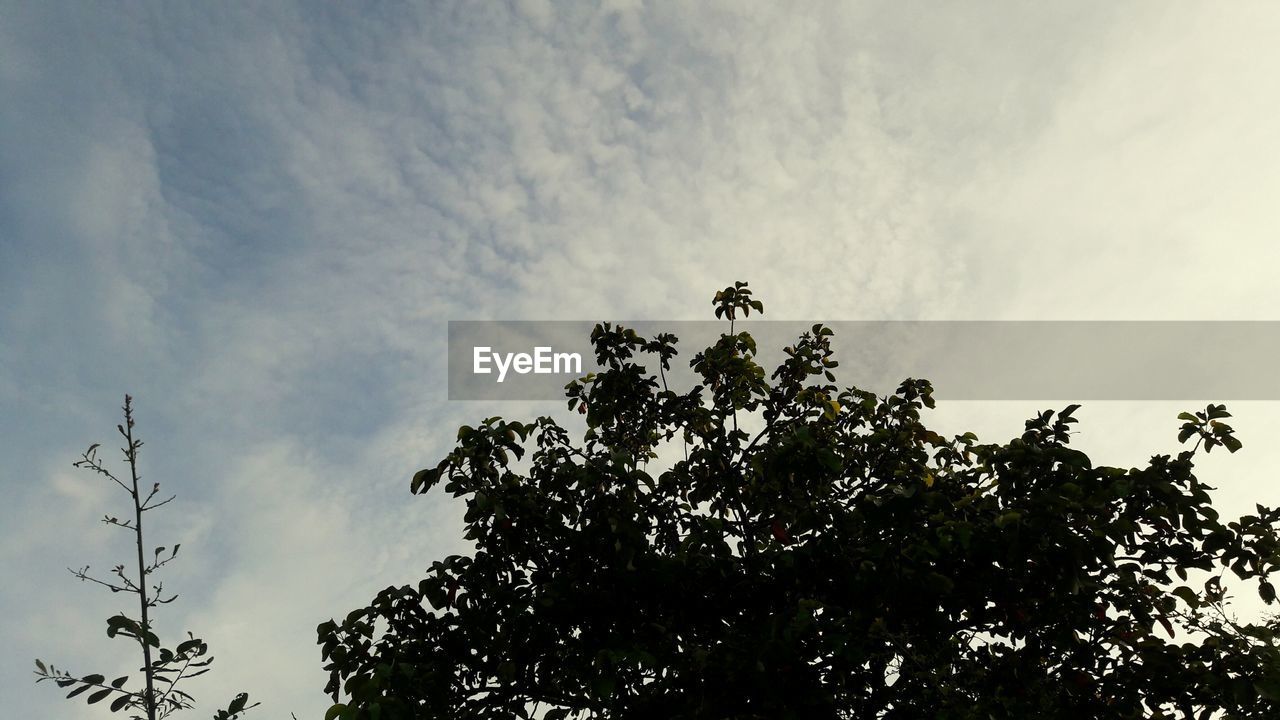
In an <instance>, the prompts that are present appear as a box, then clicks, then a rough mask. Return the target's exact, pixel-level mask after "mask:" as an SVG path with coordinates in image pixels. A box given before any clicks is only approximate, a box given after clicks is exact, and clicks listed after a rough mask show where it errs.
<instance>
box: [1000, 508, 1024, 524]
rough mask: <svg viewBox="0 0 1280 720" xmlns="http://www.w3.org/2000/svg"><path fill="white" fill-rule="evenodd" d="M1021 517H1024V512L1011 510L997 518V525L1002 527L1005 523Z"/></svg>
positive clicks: (1015, 520)
mask: <svg viewBox="0 0 1280 720" xmlns="http://www.w3.org/2000/svg"><path fill="white" fill-rule="evenodd" d="M1021 519H1022V513H1020V512H1018V511H1017V510H1009V511H1008V512H1005V513H1003V514H1001V515H1000V516H999V517H997V518H996V520H995V526H996V527H998V528H1002V527H1004V526H1005V525H1008V524H1009V523H1016V522H1018V521H1019V520H1021Z"/></svg>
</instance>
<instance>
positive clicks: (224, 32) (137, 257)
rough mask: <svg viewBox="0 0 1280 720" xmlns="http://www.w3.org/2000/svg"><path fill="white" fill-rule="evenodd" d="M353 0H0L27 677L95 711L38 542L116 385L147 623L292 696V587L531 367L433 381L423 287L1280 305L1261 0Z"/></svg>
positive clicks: (530, 294) (296, 653) (70, 510)
mask: <svg viewBox="0 0 1280 720" xmlns="http://www.w3.org/2000/svg"><path fill="white" fill-rule="evenodd" d="M360 5H361V6H362V7H360V8H359V9H357V4H355V3H348V4H334V3H327V4H320V3H314V4H293V3H271V4H265V3H263V4H256V5H251V4H248V3H240V4H227V3H206V4H199V5H196V4H190V3H182V4H175V3H141V2H131V3H123V4H121V3H112V4H91V3H60V2H41V3H18V2H10V1H8V0H0V98H3V101H0V409H2V410H3V414H2V415H0V429H2V430H3V432H0V457H2V459H3V462H0V492H2V493H3V498H4V501H3V502H2V503H0V543H2V544H0V569H2V570H3V572H4V578H5V582H4V583H3V584H0V617H3V618H4V620H3V621H0V647H3V648H4V652H3V653H2V654H0V696H2V697H4V698H5V699H6V710H7V712H8V713H9V714H11V715H13V716H15V717H51V716H54V715H57V716H60V717H67V718H73V719H74V718H82V717H83V718H88V717H99V716H100V714H101V713H99V712H92V713H91V712H90V710H94V711H97V710H99V708H86V707H84V706H83V705H74V706H73V704H72V703H70V702H68V701H64V700H62V699H61V698H60V696H59V694H58V693H57V692H56V691H55V690H54V689H53V688H51V687H46V686H45V685H41V686H32V684H31V681H32V679H33V676H31V675H30V674H29V673H30V670H31V660H32V659H33V658H35V657H40V658H43V659H46V660H52V661H54V662H56V663H57V664H58V665H59V666H65V667H67V668H70V669H72V670H75V671H80V672H93V671H102V672H108V671H109V670H111V669H113V668H116V667H127V666H128V665H129V663H124V664H120V663H119V661H118V659H116V658H117V656H118V655H119V652H120V651H121V650H122V649H124V647H125V646H124V645H122V644H120V642H119V641H109V640H107V638H106V636H105V633H104V632H103V631H104V625H103V621H104V619H105V618H106V617H107V616H108V615H110V614H113V613H114V612H116V611H118V610H127V609H128V606H127V605H126V604H125V603H124V602H123V601H122V600H120V599H119V598H120V596H112V595H111V594H109V593H105V592H99V589H95V588H94V587H91V586H89V585H87V584H82V583H79V582H77V581H75V579H74V578H72V577H71V576H70V575H69V574H68V573H67V572H66V570H65V568H66V567H68V566H79V565H84V564H86V563H87V564H91V565H93V566H94V567H95V568H102V569H106V568H109V567H110V565H111V564H113V562H114V561H115V560H116V559H117V558H119V559H121V560H123V559H124V558H126V557H127V553H128V551H129V546H128V538H127V537H125V536H124V535H123V534H122V533H120V532H119V530H115V529H113V528H109V527H106V526H103V525H102V524H101V523H97V522H96V520H97V519H99V518H101V517H102V515H103V514H104V513H106V512H123V508H124V504H123V503H125V502H127V497H126V496H124V495H123V494H121V493H119V492H118V491H117V492H115V493H113V492H112V488H111V486H110V485H109V484H105V483H103V482H101V481H100V479H95V478H94V477H92V476H90V475H88V474H86V473H84V472H81V471H76V470H74V469H73V468H71V462H72V461H73V460H74V459H76V457H77V456H78V454H79V452H80V451H81V450H83V449H84V447H85V446H87V445H88V444H89V443H91V442H103V443H104V444H106V445H107V447H115V446H116V443H115V438H114V437H113V432H114V430H113V428H114V426H115V424H116V422H118V417H117V414H118V407H119V404H120V402H121V399H122V396H123V394H124V393H125V392H130V393H132V394H133V395H134V396H135V398H136V402H137V413H138V421H139V427H138V430H139V433H140V435H141V436H142V438H143V439H144V440H145V441H146V443H147V445H146V447H145V448H144V449H143V467H142V470H143V473H144V477H145V479H146V481H160V482H162V483H164V485H165V488H166V489H168V490H170V491H172V492H175V493H177V494H178V496H179V497H178V499H177V500H176V501H175V502H174V503H173V504H172V505H170V506H168V507H166V508H165V509H163V510H159V511H157V512H156V513H154V514H152V515H151V516H150V517H151V518H153V519H152V520H150V522H151V527H152V528H154V530H153V531H150V532H149V535H150V538H149V539H150V541H152V542H154V543H155V544H166V545H172V544H173V543H174V542H181V543H183V550H182V552H181V553H180V555H179V558H178V560H177V561H175V563H174V564H173V565H171V566H170V567H169V568H166V572H167V575H165V578H166V579H167V585H166V586H167V587H172V588H174V589H176V590H178V591H179V592H180V593H181V594H182V598H181V599H180V600H179V601H178V602H177V603H175V604H173V605H171V606H168V607H166V608H164V612H163V613H162V614H161V616H160V620H159V627H160V630H161V631H162V632H164V633H165V634H166V635H167V636H168V637H175V636H177V634H179V633H181V632H183V631H185V630H188V629H190V630H192V631H194V632H196V633H197V634H198V635H200V636H203V637H204V638H205V639H206V640H208V641H209V642H210V644H211V646H212V648H213V651H214V654H215V655H216V656H217V657H218V662H217V663H216V664H215V671H214V672H213V673H211V674H210V675H208V676H206V677H205V678H201V679H200V680H199V681H198V684H193V686H192V688H191V689H192V691H193V693H194V694H195V695H196V696H197V698H198V699H200V700H203V701H204V702H203V703H202V704H201V705H200V708H201V711H202V712H201V713H200V714H202V715H207V714H209V713H211V712H212V711H213V709H214V706H215V703H217V702H218V701H222V702H225V700H226V699H228V698H229V697H230V696H231V695H232V694H234V692H235V691H238V690H242V689H243V690H247V691H249V692H250V693H251V695H252V696H253V697H254V698H255V699H260V700H262V701H263V703H264V707H263V708H261V709H259V710H258V711H256V714H255V716H257V717H263V718H266V717H275V718H278V717H287V716H288V713H289V712H290V711H292V712H296V713H297V714H298V716H299V717H300V718H303V717H317V716H318V714H319V713H320V712H321V711H322V709H323V708H324V707H326V706H327V703H326V700H325V698H324V696H323V694H322V692H321V690H322V688H323V685H324V682H325V677H324V674H323V672H322V671H321V669H320V667H321V662H320V658H319V652H318V649H317V648H316V646H315V626H316V624H317V623H319V622H321V621H323V620H326V619H328V618H330V617H334V616H341V615H344V614H345V613H346V612H347V611H349V610H351V609H353V608H355V607H358V606H360V605H362V604H364V603H365V602H367V601H368V600H369V599H370V598H371V597H372V596H373V595H374V594H375V593H376V592H377V591H378V590H379V589H381V588H382V587H385V586H386V585H388V584H392V583H397V584H399V583H405V582H412V581H415V580H416V579H417V578H418V577H420V575H421V572H422V570H423V569H424V568H425V567H426V566H427V565H428V564H429V563H430V561H431V560H433V559H435V558H437V557H440V556H443V555H444V554H447V553H449V552H453V551H456V550H457V549H458V548H460V544H459V540H458V527H459V516H460V513H459V512H458V508H457V507H456V506H453V505H450V504H447V503H445V502H444V501H443V500H442V499H441V498H440V497H439V496H438V495H432V496H428V497H425V498H410V496H409V495H408V492H407V487H408V480H409V477H410V476H411V475H412V473H413V472H414V471H416V470H417V469H419V468H421V467H424V466H427V465H432V464H434V463H435V462H436V461H437V460H438V459H439V457H441V455H442V454H443V453H444V452H446V451H447V449H448V447H449V440H450V439H451V438H452V437H453V434H454V433H453V430H454V428H456V426H457V425H458V424H460V423H462V422H466V421H474V420H476V419H479V418H482V417H485V416H487V415H491V414H503V415H506V416H510V417H532V416H533V415H535V414H542V413H548V412H555V411H556V410H557V409H558V408H559V407H561V406H560V405H558V404H556V403H551V404H545V405H532V404H520V403H487V404H486V403H449V402H447V401H446V393H445V383H444V380H445V370H444V364H443V361H444V351H445V337H446V335H445V331H446V322H447V321H448V320H450V319H592V320H598V319H601V320H602V319H611V318H612V319H626V318H635V319H651V320H661V319H671V320H676V319H710V314H709V310H710V305H709V304H708V301H709V299H710V296H711V294H712V293H713V292H714V291H715V290H716V289H718V288H721V287H724V286H725V285H728V284H730V283H732V282H733V281H734V280H748V281H750V282H751V284H752V287H753V288H754V289H755V290H756V292H757V296H758V297H760V298H761V299H763V300H764V301H765V303H766V305H767V307H768V310H769V315H768V316H769V317H773V318H787V319H813V320H855V319H874V320H879V319H984V320H986V319H989V320H998V319H1026V320H1039V319H1087V320H1108V319H1140V320H1169V319H1179V320H1228V319H1251V320H1280V310H1278V308H1280V288H1277V285H1276V283H1275V282H1274V268H1276V267H1278V266H1280V244H1278V243H1277V242H1276V233H1277V228H1278V227H1280V202H1277V199H1278V198H1277V193H1278V192H1280V134H1278V133H1277V131H1276V127H1275V118H1276V117H1278V116H1280V84H1277V83H1276V82H1275V81H1274V80H1275V77H1276V76H1277V74H1278V73H1280V46H1278V45H1277V44H1276V43H1275V42H1274V39H1275V38H1276V37H1277V36H1280V8H1278V7H1277V6H1276V5H1274V4H1263V3H1256V4H1250V3H1243V2H1242V3H1234V4H1232V5H1230V7H1229V9H1224V8H1223V7H1222V6H1221V5H1214V4H1209V3H1202V4H1195V3H1177V4H1168V3H1157V2H1140V3H1129V4H1116V3H1109V2H1096V3H1061V4H1059V5H1058V6H1057V8H1056V9H1046V8H1044V7H1041V6H1037V7H1036V8H1035V9H1033V8H1032V6H1030V5H1027V4H1025V3H1007V4H1001V3H995V4H992V3H982V4H981V5H980V6H979V4H976V3H975V4H969V5H964V4H959V3H949V4H946V5H942V4H932V3H918V4H917V3H902V2H885V3H877V2H859V3H848V2H838V3H820V2H814V3H803V4H802V5H803V8H798V7H795V4H793V3H786V4H782V3H774V4H759V3H746V2H715V3H710V2H697V3H692V2H691V3H652V2H640V1H639V0H602V1H597V2H589V3H586V2H584V3H559V4H553V3H550V2H547V1H546V0H527V1H524V0H522V1H518V2H489V3H460V2H459V3H454V2H433V3H421V4H419V6H418V7H417V8H406V7H403V6H401V5H400V4H393V3H371V4H360ZM889 389H891V388H881V389H880V390H889ZM1204 400H1205V401H1209V400H1215V398H1205V399H1204ZM1042 404H1043V403H1034V402H1022V403H1012V402H1005V403H980V402H966V403H952V404H945V405H944V406H942V407H940V409H939V411H938V412H937V413H936V423H937V424H938V425H939V426H940V427H941V428H943V429H947V430H952V431H956V432H959V431H962V430H966V429H976V430H978V431H979V432H980V434H982V436H983V438H984V439H986V440H1003V439H1007V438H1008V437H1010V436H1012V435H1014V434H1016V433H1019V432H1020V431H1021V420H1022V419H1023V418H1025V417H1027V416H1028V415H1029V414H1031V413H1032V412H1034V411H1035V410H1038V409H1041V408H1040V405H1042ZM1195 405H1196V403H1182V404H1179V403H1172V404H1170V403H1147V404H1135V403H1114V402H1113V403H1107V402H1101V403H1092V404H1090V405H1086V407H1085V409H1084V410H1082V411H1081V412H1080V413H1079V415H1080V416H1081V417H1082V419H1083V426H1082V428H1081V429H1082V432H1081V435H1080V437H1079V439H1078V442H1079V443H1080V445H1081V447H1083V448H1084V449H1086V450H1088V451H1090V452H1092V453H1096V454H1097V455H1098V456H1099V457H1100V458H1101V460H1102V461H1105V462H1110V463H1114V464H1132V463H1142V462H1143V461H1144V460H1145V459H1146V458H1147V457H1149V456H1150V455H1151V454H1153V453H1156V452H1163V453H1168V452H1174V451H1176V448H1177V445H1176V441H1175V439H1174V435H1175V434H1176V430H1177V422H1176V421H1175V420H1174V416H1175V415H1176V414H1177V412H1178V411H1180V410H1183V409H1189V408H1192V407H1194V406H1195ZM1200 405H1203V403H1200ZM1231 409H1232V410H1233V411H1234V412H1235V413H1236V416H1237V418H1238V422H1237V423H1236V427H1237V430H1238V434H1239V436H1240V437H1241V438H1242V439H1243V440H1244V442H1245V449H1244V451H1242V452H1241V453H1239V454H1237V455H1235V456H1231V457H1223V458H1219V457H1218V456H1217V455H1214V456H1213V457H1211V458H1209V462H1208V463H1207V464H1205V465H1204V466H1202V471H1203V475H1202V477H1204V478H1205V479H1206V480H1207V481H1208V482H1210V483H1211V484H1215V485H1217V486H1219V487H1220V488H1221V492H1220V495H1221V498H1222V501H1223V504H1224V505H1225V506H1226V507H1227V508H1228V509H1229V510H1234V511H1237V512H1239V511H1243V510H1247V509H1250V508H1251V507H1252V502H1253V501H1254V500H1259V501H1263V502H1270V503H1273V504H1275V503H1278V502H1280V490H1277V488H1276V486H1275V484H1274V481H1273V479H1272V473H1270V472H1267V468H1268V467H1273V466H1274V464H1275V463H1276V462H1277V461H1280V450H1276V449H1273V448H1272V447H1269V446H1270V445H1271V443H1270V442H1269V441H1268V434H1269V433H1271V432H1274V430H1275V428H1277V427H1278V426H1280V409H1278V408H1277V407H1276V405H1275V404H1273V403H1264V402H1245V403H1236V404H1233V405H1232V406H1231ZM116 455H117V454H116V453H114V452H112V453H111V454H110V456H109V457H111V459H113V460H114V459H115V457H116ZM117 467H119V466H117ZM113 530H114V532H113ZM1246 604H1247V603H1246Z"/></svg>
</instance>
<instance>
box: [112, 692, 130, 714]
mask: <svg viewBox="0 0 1280 720" xmlns="http://www.w3.org/2000/svg"><path fill="white" fill-rule="evenodd" d="M131 697H132V696H131V695H121V696H120V697H118V698H116V699H115V700H112V701H111V712H119V711H121V710H123V709H124V706H126V705H128V704H129V700H130V698H131Z"/></svg>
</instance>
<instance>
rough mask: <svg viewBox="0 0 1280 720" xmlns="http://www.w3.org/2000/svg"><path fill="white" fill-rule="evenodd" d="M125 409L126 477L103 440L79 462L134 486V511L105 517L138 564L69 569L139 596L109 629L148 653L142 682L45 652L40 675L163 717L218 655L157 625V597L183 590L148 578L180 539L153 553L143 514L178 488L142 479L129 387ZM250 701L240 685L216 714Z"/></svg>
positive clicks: (143, 714)
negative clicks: (167, 490)
mask: <svg viewBox="0 0 1280 720" xmlns="http://www.w3.org/2000/svg"><path fill="white" fill-rule="evenodd" d="M123 410H124V423H123V424H121V425H117V426H116V429H117V430H118V431H119V432H120V436H121V437H122V438H123V439H124V443H125V446H124V447H123V448H121V452H123V453H124V459H125V462H126V463H128V465H129V476H128V478H127V479H126V480H121V479H120V478H118V477H116V475H115V474H114V473H112V472H111V471H110V470H108V469H107V467H106V466H105V465H104V464H103V462H102V461H101V460H100V459H99V458H98V448H99V447H101V445H100V444H99V443H94V444H92V445H90V446H89V449H88V450H86V451H85V452H84V453H83V454H82V455H81V457H80V460H78V461H76V462H75V463H74V465H75V467H78V468H85V469H88V470H91V471H93V472H94V473H96V474H98V475H100V476H102V477H103V478H105V479H107V480H110V481H112V482H114V483H115V484H116V485H117V486H119V487H120V489H122V490H124V491H125V492H126V493H128V494H129V498H130V499H131V500H132V501H133V502H132V516H131V517H126V518H125V519H124V520H121V519H120V518H118V517H114V516H111V515H104V516H103V518H102V522H104V523H106V524H108V525H111V526H114V527H118V528H122V529H124V530H127V531H128V532H129V533H130V534H131V535H132V536H133V540H134V545H135V547H136V549H137V555H136V559H134V560H133V566H132V568H129V567H127V566H126V564H125V563H121V564H119V565H116V566H115V567H113V568H112V569H111V574H112V575H113V576H114V577H111V576H108V577H107V578H106V579H104V578H101V577H94V576H92V575H90V574H89V566H88V565H85V566H84V567H83V568H80V569H78V570H71V574H73V575H75V576H76V577H77V578H79V579H80V580H81V581H87V582H91V583H95V584H97V585H101V586H103V587H105V588H107V589H108V590H110V591H111V592H113V593H127V594H132V595H134V596H136V597H137V599H138V617H136V618H132V617H129V616H128V615H125V614H124V613H123V612H122V613H119V614H117V615H113V616H112V617H110V618H108V619H107V637H109V638H115V637H124V638H129V639H131V640H132V641H133V642H135V643H137V645H138V649H139V651H140V653H141V655H142V667H141V668H140V669H139V671H138V672H140V673H142V685H141V686H140V687H138V688H137V689H126V688H125V685H126V683H128V681H129V677H128V676H127V675H125V676H121V677H118V678H116V679H114V680H111V681H110V682H109V683H108V681H107V679H106V676H105V675H101V674H98V673H93V674H89V675H73V674H71V673H69V672H67V671H65V670H59V669H58V668H57V667H54V666H53V665H49V664H46V663H45V662H44V661H42V660H36V675H37V679H36V682H37V683H40V682H43V681H45V680H50V681H52V682H53V683H55V684H56V685H57V686H58V687H60V688H68V687H70V688H72V690H71V692H69V693H67V697H68V698H74V697H76V696H78V695H83V694H85V693H88V695H87V696H86V700H87V701H88V703H89V704H90V705H93V704H95V703H98V702H101V701H103V700H106V699H107V698H111V699H112V700H111V705H110V708H111V712H119V711H121V710H126V709H127V710H131V711H133V712H134V714H133V715H132V716H131V717H132V718H134V719H135V720H143V719H145V720H158V719H159V718H164V717H167V716H168V715H169V714H171V713H173V712H175V711H177V710H183V709H188V708H191V707H192V706H193V702H194V698H192V697H191V695H189V694H187V693H186V692H183V691H182V690H180V689H178V684H179V683H180V682H181V681H183V680H185V679H187V678H193V677H196V676H197V675H203V674H204V673H206V672H208V671H209V665H210V664H211V663H212V662H213V657H212V656H210V655H209V654H208V652H209V646H208V645H207V644H206V643H205V642H204V641H203V640H201V639H200V638H197V637H195V636H194V635H192V634H191V633H187V639H186V640H183V641H182V642H180V643H178V645H177V646H176V647H174V648H172V649H170V648H166V647H162V646H161V644H160V638H159V637H158V636H157V635H156V633H155V630H154V624H153V622H152V614H153V613H152V611H153V610H154V609H155V608H156V607H157V606H159V605H165V604H168V603H171V602H173V601H174V600H176V599H177V597H178V596H177V595H172V594H171V595H169V596H168V597H166V596H165V594H164V583H162V582H157V583H155V584H154V585H150V583H151V582H152V581H153V580H152V577H151V575H152V574H153V573H154V572H155V571H157V570H159V569H160V568H162V567H164V566H165V565H167V564H169V563H170V562H172V561H173V559H174V558H175V557H177V555H178V549H179V548H180V547H181V544H177V545H174V546H173V547H172V548H171V549H170V548H167V547H165V546H163V545H162V546H159V547H156V548H154V549H153V550H152V552H151V556H150V557H148V556H147V550H146V543H145V541H144V536H143V532H142V527H143V525H142V520H143V515H144V514H145V513H148V512H150V511H152V510H155V509H157V508H159V507H161V506H164V505H167V504H168V503H170V502H172V501H173V500H174V499H175V497H176V496H169V497H168V498H166V499H163V500H160V499H158V496H159V497H162V496H160V483H158V482H157V483H153V484H152V485H151V488H150V489H147V488H146V485H145V484H141V485H140V484H139V482H140V480H141V477H140V476H139V474H138V450H139V448H141V447H142V441H141V440H139V439H137V438H135V437H134V435H133V398H131V397H130V396H128V395H125V396H124V408H123ZM68 569H70V568H68ZM149 585H150V587H148V586H149ZM248 701H249V696H248V695H247V694H245V693H240V694H239V695H237V696H236V697H235V698H233V699H232V700H231V703H230V704H229V705H228V706H227V707H226V709H223V710H218V711H217V712H216V713H215V714H214V718H215V720H235V719H236V718H239V717H241V716H242V715H243V714H244V712H245V711H246V710H248V709H249V708H252V707H257V705H258V703H254V704H253V705H249V704H248Z"/></svg>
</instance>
